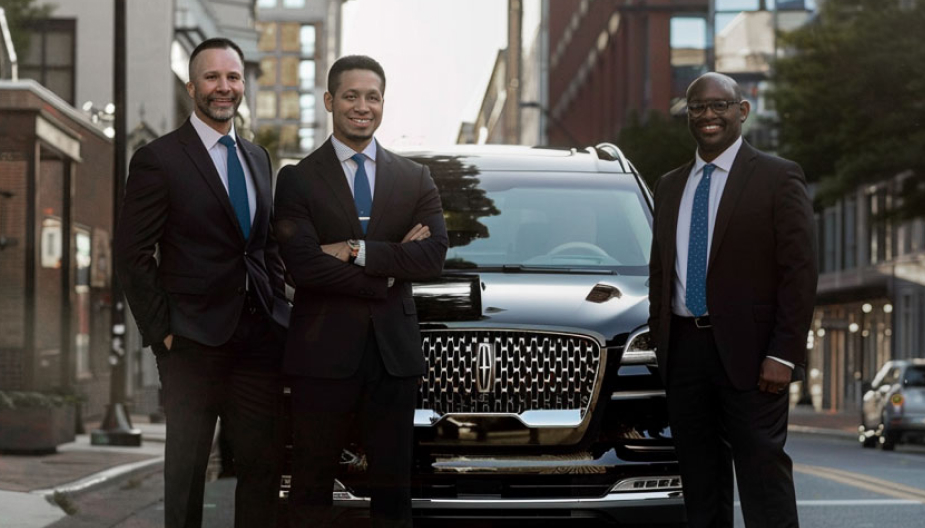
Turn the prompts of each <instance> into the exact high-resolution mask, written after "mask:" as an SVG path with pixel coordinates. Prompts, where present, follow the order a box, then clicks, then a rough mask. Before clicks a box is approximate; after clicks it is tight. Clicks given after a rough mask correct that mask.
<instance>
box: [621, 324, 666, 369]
mask: <svg viewBox="0 0 925 528" xmlns="http://www.w3.org/2000/svg"><path fill="white" fill-rule="evenodd" d="M620 364H621V365H652V366H657V365H658V361H657V359H656V358H655V340H654V339H653V338H652V334H651V333H649V327H647V326H644V327H642V328H640V329H639V330H636V331H635V332H633V333H632V334H630V337H629V339H627V340H626V347H624V350H623V359H621V360H620Z"/></svg>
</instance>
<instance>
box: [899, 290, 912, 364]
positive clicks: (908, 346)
mask: <svg viewBox="0 0 925 528" xmlns="http://www.w3.org/2000/svg"><path fill="white" fill-rule="evenodd" d="M913 309H914V305H913V303H912V293H904V294H903V296H902V301H901V304H900V307H899V310H900V314H901V317H902V329H901V331H902V350H900V351H899V356H900V357H906V358H908V357H913V351H914V349H913V346H914V345H915V342H914V336H915V325H914V324H913V321H915V317H914V315H915V314H914V313H913Z"/></svg>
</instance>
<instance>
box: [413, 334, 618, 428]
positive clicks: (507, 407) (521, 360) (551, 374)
mask: <svg viewBox="0 0 925 528" xmlns="http://www.w3.org/2000/svg"><path fill="white" fill-rule="evenodd" d="M421 337H422V346H421V348H422V351H423V353H424V359H425V361H426V363H427V371H426V373H425V376H424V382H423V384H422V385H421V389H420V394H419V399H418V409H419V410H426V411H432V412H433V413H434V414H435V415H436V416H443V415H447V414H467V415H471V414H498V413H503V414H509V415H520V416H522V415H524V413H527V414H529V413H530V412H531V411H563V410H573V411H574V410H577V411H578V412H579V413H580V417H581V419H584V417H585V415H586V414H587V413H588V410H589V409H590V408H591V406H592V403H593V401H594V399H595V397H596V394H597V383H598V380H599V379H600V374H601V369H602V365H603V359H604V358H605V354H604V353H603V351H602V349H601V346H600V343H599V342H598V341H597V340H595V339H594V338H592V337H589V336H584V335H579V334H569V333H562V332H538V331H534V330H519V329H516V330H512V329H471V328H465V329H433V330H422V332H421ZM484 343H489V344H491V345H492V346H493V347H494V354H493V358H492V361H493V364H492V365H489V366H490V367H492V368H491V370H492V371H493V376H492V380H491V383H490V386H489V387H488V390H485V389H486V388H485V387H482V390H483V391H484V392H480V391H479V378H478V375H479V370H480V368H479V366H480V365H479V348H480V344H482V348H483V350H484ZM482 356H483V357H486V356H487V355H486V354H484V353H483V354H482ZM482 367H485V365H482ZM481 370H482V371H483V372H484V371H487V370H488V369H487V368H482V369H481Z"/></svg>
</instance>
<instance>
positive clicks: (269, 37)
mask: <svg viewBox="0 0 925 528" xmlns="http://www.w3.org/2000/svg"><path fill="white" fill-rule="evenodd" d="M256 26H257V34H258V37H257V49H258V50H260V51H274V50H275V49H276V23H275V22H257V24H256Z"/></svg>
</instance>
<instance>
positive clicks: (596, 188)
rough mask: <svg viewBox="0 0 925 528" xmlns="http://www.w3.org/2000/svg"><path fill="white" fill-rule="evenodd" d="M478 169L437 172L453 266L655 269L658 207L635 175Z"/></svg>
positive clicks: (639, 271) (640, 272) (637, 271)
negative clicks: (652, 208)
mask: <svg viewBox="0 0 925 528" xmlns="http://www.w3.org/2000/svg"><path fill="white" fill-rule="evenodd" d="M472 172H474V171H469V173H468V174H466V175H460V174H459V173H456V174H451V173H447V172H440V171H435V172H434V179H435V180H436V182H437V185H438V187H440V190H441V197H442V199H443V205H444V212H445V214H446V218H447V228H448V230H449V234H450V249H449V251H448V253H447V257H446V265H445V268H446V269H467V268H504V269H506V270H510V271H516V270H517V269H523V268H525V269H551V270H553V271H555V270H573V269H582V270H586V269H591V270H600V271H606V272H616V273H620V274H625V275H647V274H648V264H649V247H650V244H651V241H652V227H651V214H650V212H649V209H648V206H647V205H646V203H645V201H644V197H643V195H642V193H641V191H640V189H639V187H638V185H637V184H636V182H635V181H634V179H633V178H632V177H631V176H627V175H623V174H568V173H541V174H526V173H477V172H476V173H475V174H472ZM461 182H462V183H461Z"/></svg>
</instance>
